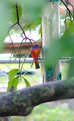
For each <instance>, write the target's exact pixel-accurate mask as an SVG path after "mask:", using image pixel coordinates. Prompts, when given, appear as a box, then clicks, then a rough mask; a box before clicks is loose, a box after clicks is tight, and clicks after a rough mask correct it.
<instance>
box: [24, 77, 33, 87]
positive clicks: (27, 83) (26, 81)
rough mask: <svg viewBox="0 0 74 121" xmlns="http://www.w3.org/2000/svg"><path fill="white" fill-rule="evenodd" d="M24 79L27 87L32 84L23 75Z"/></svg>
mask: <svg viewBox="0 0 74 121" xmlns="http://www.w3.org/2000/svg"><path fill="white" fill-rule="evenodd" d="M22 79H23V80H24V82H25V84H26V86H27V87H29V86H31V85H30V83H29V81H28V80H27V79H26V78H24V77H22Z"/></svg>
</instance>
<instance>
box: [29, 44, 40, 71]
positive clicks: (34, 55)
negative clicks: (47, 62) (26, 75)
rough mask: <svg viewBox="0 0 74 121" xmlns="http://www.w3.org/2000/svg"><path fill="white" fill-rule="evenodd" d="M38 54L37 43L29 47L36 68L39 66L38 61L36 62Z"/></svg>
mask: <svg viewBox="0 0 74 121" xmlns="http://www.w3.org/2000/svg"><path fill="white" fill-rule="evenodd" d="M39 55H40V48H39V45H38V44H35V45H33V47H32V49H31V56H32V57H33V59H34V61H35V67H36V69H38V68H40V66H39V63H38V57H39Z"/></svg>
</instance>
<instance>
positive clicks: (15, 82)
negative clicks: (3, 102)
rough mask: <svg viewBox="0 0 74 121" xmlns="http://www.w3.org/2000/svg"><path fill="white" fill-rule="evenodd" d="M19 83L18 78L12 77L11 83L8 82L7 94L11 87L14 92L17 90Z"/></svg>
mask: <svg viewBox="0 0 74 121" xmlns="http://www.w3.org/2000/svg"><path fill="white" fill-rule="evenodd" d="M18 83H19V76H17V77H14V78H13V79H12V80H11V81H9V82H8V88H7V92H9V90H10V88H11V87H12V86H13V87H14V90H16V89H17V86H18Z"/></svg>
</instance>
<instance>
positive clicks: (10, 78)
mask: <svg viewBox="0 0 74 121" xmlns="http://www.w3.org/2000/svg"><path fill="white" fill-rule="evenodd" d="M18 71H19V70H18V69H12V70H11V71H9V73H8V76H9V81H12V80H13V79H14V77H15V76H16V74H17V72H18Z"/></svg>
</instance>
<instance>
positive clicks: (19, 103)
mask: <svg viewBox="0 0 74 121" xmlns="http://www.w3.org/2000/svg"><path fill="white" fill-rule="evenodd" d="M71 98H74V80H69V81H54V82H48V83H44V84H40V85H37V86H31V87H28V88H24V89H22V90H18V91H13V92H9V93H8V94H4V95H3V96H0V116H1V117H3V116H27V115H29V114H30V113H31V111H32V110H33V108H34V107H35V106H37V105H39V104H41V103H45V102H50V101H56V100H61V99H71Z"/></svg>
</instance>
